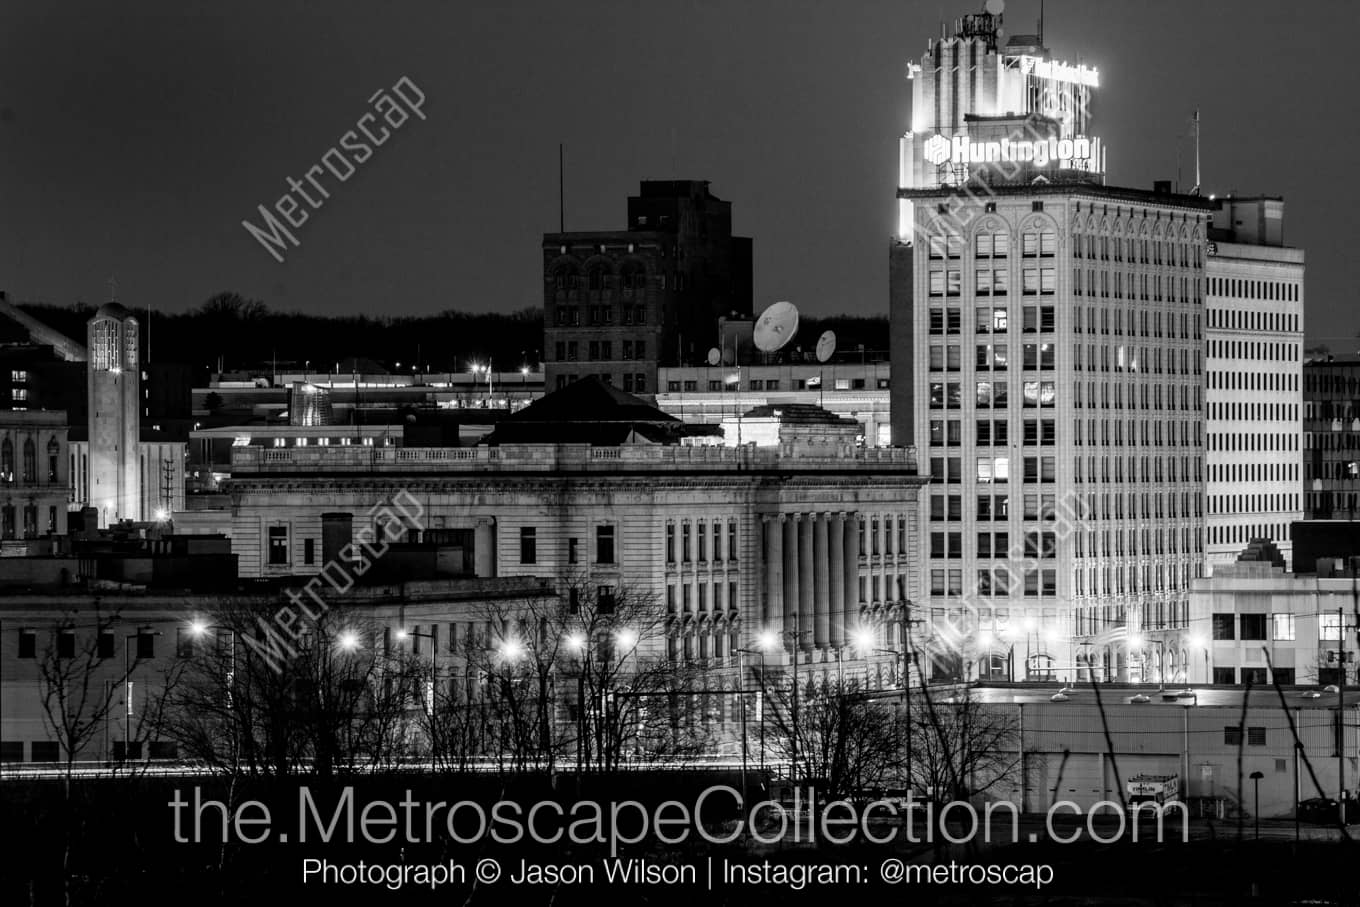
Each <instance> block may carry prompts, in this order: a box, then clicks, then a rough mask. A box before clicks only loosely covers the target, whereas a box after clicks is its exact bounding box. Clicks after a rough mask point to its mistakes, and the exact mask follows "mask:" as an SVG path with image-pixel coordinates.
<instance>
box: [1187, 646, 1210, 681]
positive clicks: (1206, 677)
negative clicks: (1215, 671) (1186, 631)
mask: <svg viewBox="0 0 1360 907" xmlns="http://www.w3.org/2000/svg"><path fill="white" fill-rule="evenodd" d="M1190 647H1191V648H1192V649H1202V650H1203V651H1204V682H1205V683H1206V684H1208V683H1210V682H1211V681H1212V675H1211V674H1210V673H1209V640H1208V638H1207V637H1205V635H1204V634H1203V633H1195V634H1192V635H1191V636H1190ZM1188 679H1189V678H1188V676H1187V680H1188Z"/></svg>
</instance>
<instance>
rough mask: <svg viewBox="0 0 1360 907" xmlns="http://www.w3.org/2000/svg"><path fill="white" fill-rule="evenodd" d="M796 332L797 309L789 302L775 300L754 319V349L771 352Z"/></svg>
mask: <svg viewBox="0 0 1360 907" xmlns="http://www.w3.org/2000/svg"><path fill="white" fill-rule="evenodd" d="M796 333H798V309H797V308H796V307H795V306H794V304H793V303H791V302H776V303H775V304H774V305H772V306H770V307H769V308H768V309H766V310H765V311H763V312H761V313H760V317H759V318H758V319H756V327H755V332H754V337H753V338H752V339H754V341H755V344H756V349H758V350H760V351H761V352H762V353H773V352H775V351H776V350H778V349H781V348H782V347H783V346H784V344H786V343H788V342H789V341H790V340H792V339H793V335H794V334H796Z"/></svg>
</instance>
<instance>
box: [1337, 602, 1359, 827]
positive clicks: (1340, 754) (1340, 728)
mask: <svg viewBox="0 0 1360 907" xmlns="http://www.w3.org/2000/svg"><path fill="white" fill-rule="evenodd" d="M1357 629H1358V630H1360V628H1357ZM1336 638H1337V657H1338V658H1339V659H1340V665H1341V677H1340V678H1339V679H1340V681H1341V682H1340V683H1338V684H1337V685H1336V808H1337V811H1338V812H1339V813H1340V814H1341V815H1340V818H1341V827H1342V829H1345V827H1346V611H1345V609H1344V608H1342V607H1341V606H1340V605H1338V606H1337V608H1336Z"/></svg>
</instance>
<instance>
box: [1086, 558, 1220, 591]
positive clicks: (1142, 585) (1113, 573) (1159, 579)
mask: <svg viewBox="0 0 1360 907" xmlns="http://www.w3.org/2000/svg"><path fill="white" fill-rule="evenodd" d="M1187 553H1188V554H1191V555H1193V556H1194V557H1193V559H1192V560H1189V561H1187V562H1185V563H1182V564H1164V563H1163V564H1155V565H1154V564H1141V565H1135V564H1123V565H1121V566H1117V567H1112V566H1110V565H1108V564H1107V565H1105V566H1103V567H1088V568H1087V569H1085V570H1080V569H1079V570H1076V571H1075V572H1073V574H1072V594H1073V595H1075V596H1079V597H1085V596H1088V595H1089V596H1095V597H1097V598H1098V597H1101V596H1107V595H1140V594H1143V593H1153V592H1156V593H1161V592H1179V591H1181V590H1184V589H1187V588H1189V586H1190V581H1191V580H1192V579H1195V578H1197V577H1198V576H1199V575H1200V574H1201V573H1202V572H1203V564H1202V563H1201V562H1200V558H1201V557H1202V554H1203V552H1201V551H1198V550H1195V551H1189V552H1187Z"/></svg>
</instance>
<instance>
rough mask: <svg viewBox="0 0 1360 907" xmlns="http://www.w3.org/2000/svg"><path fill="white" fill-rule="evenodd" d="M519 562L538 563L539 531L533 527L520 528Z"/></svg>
mask: <svg viewBox="0 0 1360 907" xmlns="http://www.w3.org/2000/svg"><path fill="white" fill-rule="evenodd" d="M519 562H520V563H521V564H536V563H538V529H537V528H535V527H533V526H521V527H519Z"/></svg>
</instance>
